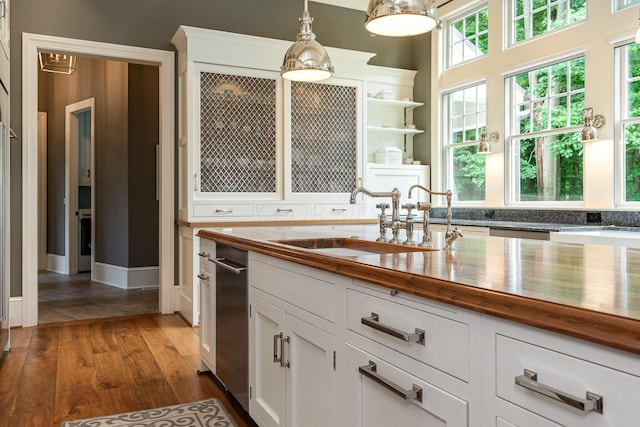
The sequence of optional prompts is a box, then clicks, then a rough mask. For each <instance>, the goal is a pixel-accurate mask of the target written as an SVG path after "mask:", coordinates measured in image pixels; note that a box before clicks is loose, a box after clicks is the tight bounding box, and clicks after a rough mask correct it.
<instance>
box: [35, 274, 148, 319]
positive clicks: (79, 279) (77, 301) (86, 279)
mask: <svg viewBox="0 0 640 427" xmlns="http://www.w3.org/2000/svg"><path fill="white" fill-rule="evenodd" d="M159 306H160V302H159V291H158V288H145V289H129V290H127V289H120V288H117V287H115V286H109V285H105V284H104V283H99V282H93V281H91V275H90V273H81V274H73V275H65V274H58V273H53V272H50V271H42V272H40V273H39V274H38V323H40V324H42V323H51V322H64V321H67V320H81V319H96V318H101V317H115V316H130V315H135V314H149V313H158V312H159V309H158V307H159Z"/></svg>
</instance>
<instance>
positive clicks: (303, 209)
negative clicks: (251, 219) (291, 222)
mask: <svg viewBox="0 0 640 427" xmlns="http://www.w3.org/2000/svg"><path fill="white" fill-rule="evenodd" d="M310 214H311V205H258V216H279V217H294V216H308V215H310Z"/></svg>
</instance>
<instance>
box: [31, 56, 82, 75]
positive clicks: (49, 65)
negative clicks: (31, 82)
mask: <svg viewBox="0 0 640 427" xmlns="http://www.w3.org/2000/svg"><path fill="white" fill-rule="evenodd" d="M38 58H39V59H40V69H41V70H42V71H47V72H49V73H60V74H71V73H73V72H74V71H75V70H76V61H77V59H78V58H77V57H76V56H73V55H66V54H60V53H48V52H39V53H38Z"/></svg>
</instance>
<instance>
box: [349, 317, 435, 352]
mask: <svg viewBox="0 0 640 427" xmlns="http://www.w3.org/2000/svg"><path fill="white" fill-rule="evenodd" d="M360 322H361V323H362V324H363V325H367V326H369V327H370V328H373V329H375V330H377V331H380V332H384V333H385V334H389V335H391V336H392V337H396V338H400V339H401V340H402V341H406V342H416V343H418V344H422V345H425V344H424V331H423V330H422V329H418V328H416V331H415V332H414V333H411V332H403V331H401V330H399V329H396V328H394V327H391V326H388V325H385V324H383V323H380V316H379V315H378V314H376V313H371V317H363V318H361V319H360Z"/></svg>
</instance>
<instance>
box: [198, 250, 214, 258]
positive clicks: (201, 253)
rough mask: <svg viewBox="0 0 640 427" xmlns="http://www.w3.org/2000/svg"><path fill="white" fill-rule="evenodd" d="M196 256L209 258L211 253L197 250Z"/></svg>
mask: <svg viewBox="0 0 640 427" xmlns="http://www.w3.org/2000/svg"><path fill="white" fill-rule="evenodd" d="M198 256H201V257H203V258H209V257H210V256H211V254H208V253H206V252H205V251H202V252H198Z"/></svg>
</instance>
